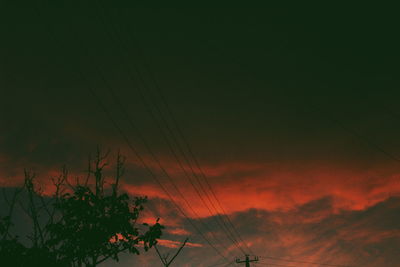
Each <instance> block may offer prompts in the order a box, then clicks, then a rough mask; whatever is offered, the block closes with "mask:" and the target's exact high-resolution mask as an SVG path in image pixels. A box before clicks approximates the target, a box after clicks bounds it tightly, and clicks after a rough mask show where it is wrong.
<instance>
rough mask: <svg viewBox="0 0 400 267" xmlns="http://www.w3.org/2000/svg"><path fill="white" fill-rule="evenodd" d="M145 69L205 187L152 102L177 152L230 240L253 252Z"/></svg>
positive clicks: (158, 88)
mask: <svg viewBox="0 0 400 267" xmlns="http://www.w3.org/2000/svg"><path fill="white" fill-rule="evenodd" d="M116 32H117V30H116ZM137 48H138V47H137ZM139 54H140V53H139ZM145 65H147V64H145ZM146 67H147V66H146ZM147 71H148V73H149V75H150V78H151V79H152V81H153V83H154V85H155V88H156V91H157V93H158V95H159V96H160V98H161V100H162V103H163V105H164V106H165V108H166V110H167V114H168V115H169V117H170V118H171V120H172V122H173V125H174V127H175V128H176V130H177V132H178V135H179V137H180V138H181V139H182V140H183V143H184V145H185V146H186V149H187V150H188V151H189V152H188V153H189V155H190V157H191V158H192V160H193V161H194V163H195V165H196V168H197V169H198V170H199V171H200V174H201V175H200V177H201V178H202V179H203V181H204V183H205V184H206V185H207V187H208V188H207V189H205V188H204V186H203V184H202V183H201V181H200V179H199V175H197V172H196V171H195V170H194V168H193V166H192V164H191V161H190V160H189V159H188V158H189V157H188V155H186V153H185V152H184V150H183V149H182V147H181V145H180V144H179V141H177V137H176V135H175V134H174V133H173V131H172V129H171V128H170V127H169V126H168V123H167V121H166V119H165V118H164V116H163V112H162V111H161V110H160V108H159V107H158V106H157V105H156V104H154V106H155V108H156V110H157V111H158V113H159V116H160V117H161V118H162V121H163V122H164V124H166V126H167V130H168V132H169V133H170V135H171V136H172V139H173V141H174V143H175V144H176V145H177V147H178V150H179V152H180V153H181V154H182V155H183V157H184V159H185V161H186V163H187V165H188V166H189V168H190V170H191V172H192V174H193V176H194V177H195V178H196V180H197V182H198V184H199V185H200V188H201V190H202V191H203V192H204V194H205V196H206V198H207V199H208V201H209V202H210V204H211V206H212V208H213V209H214V210H215V211H216V215H217V216H218V218H219V219H220V220H221V222H222V224H223V225H224V227H225V229H227V231H228V234H229V235H230V236H231V237H232V238H231V239H233V240H232V241H233V242H234V244H236V246H240V244H243V245H245V246H246V247H247V249H248V250H249V251H250V253H252V254H254V253H253V252H252V251H251V249H250V248H249V246H248V245H247V243H246V242H244V240H243V238H242V237H241V236H240V234H239V232H238V231H237V229H236V227H235V226H234V225H233V223H232V221H231V220H230V218H229V216H228V215H227V212H226V211H225V209H224V208H223V206H222V205H221V202H220V201H219V199H218V197H217V196H216V193H215V191H214V190H213V188H212V186H211V185H210V182H209V181H208V179H207V177H206V175H205V173H204V171H203V170H202V168H201V166H200V164H199V162H198V160H197V159H196V156H195V155H194V153H193V150H192V149H191V147H190V145H189V142H188V141H187V139H186V138H185V136H184V135H183V132H182V130H181V129H180V127H179V125H178V123H177V121H176V119H175V116H174V115H173V113H172V111H171V109H170V107H169V105H168V103H167V101H166V98H165V96H164V94H163V93H162V90H161V88H160V86H159V85H158V83H157V81H156V79H155V78H154V76H153V74H152V72H151V71H150V70H149V69H147ZM139 75H140V73H139ZM140 76H141V75H140ZM143 82H144V81H143ZM207 191H209V192H211V195H212V196H211V198H212V197H213V198H214V199H215V200H216V202H217V206H218V207H219V209H220V211H221V212H220V211H218V209H217V207H216V205H214V203H213V201H212V200H211V198H210V196H209V193H207ZM221 214H222V215H223V216H224V217H225V220H226V221H227V222H228V224H229V225H230V226H229V227H228V225H227V224H226V222H225V220H224V219H223V218H224V217H223V216H222V215H221ZM230 228H232V229H233V231H234V233H235V234H236V235H237V236H238V238H239V240H240V241H241V242H239V241H238V240H237V239H236V237H235V234H234V233H233V232H232V231H231V229H230ZM240 250H241V251H242V252H243V253H244V254H248V253H247V252H245V251H244V250H243V249H242V248H240Z"/></svg>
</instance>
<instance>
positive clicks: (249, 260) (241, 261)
mask: <svg viewBox="0 0 400 267" xmlns="http://www.w3.org/2000/svg"><path fill="white" fill-rule="evenodd" d="M254 261H258V257H257V256H255V257H254V259H250V255H245V259H244V260H240V259H236V261H235V262H236V263H245V264H246V267H250V262H254Z"/></svg>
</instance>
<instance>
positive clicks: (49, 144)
mask: <svg viewBox="0 0 400 267" xmlns="http://www.w3.org/2000/svg"><path fill="white" fill-rule="evenodd" d="M1 5H2V6H1V11H0V12H2V14H1V16H0V17H1V20H2V21H1V24H0V25H1V26H0V27H2V29H1V30H2V41H1V44H0V46H1V51H2V52H1V60H0V68H1V71H0V89H1V98H0V101H1V103H0V109H1V112H0V127H1V129H0V130H1V131H0V183H1V186H2V187H6V188H11V187H14V186H17V185H20V184H21V182H22V176H23V169H24V168H27V169H31V170H34V171H35V172H36V173H37V177H38V179H39V181H40V183H41V185H42V187H43V188H44V191H45V192H46V190H51V189H50V186H49V182H50V179H49V178H50V177H52V176H54V175H57V173H58V172H59V170H60V168H61V166H63V165H64V164H65V165H67V166H68V168H69V170H70V172H71V173H72V174H73V175H76V176H79V175H81V174H82V173H84V170H85V167H86V160H87V156H88V155H89V154H90V153H94V152H95V150H96V146H101V147H102V148H103V149H104V150H107V149H110V150H111V151H112V152H111V156H110V157H111V159H110V160H113V158H112V157H113V156H115V153H116V151H118V150H120V151H121V152H122V153H123V154H124V155H125V156H126V157H127V161H126V173H125V176H124V179H123V181H122V188H123V190H125V191H126V192H128V193H130V194H131V195H132V196H135V195H146V196H148V197H149V199H150V201H149V203H148V209H147V210H146V211H145V212H144V214H143V216H144V219H145V220H149V221H151V220H154V219H155V218H157V217H160V218H161V221H160V222H161V223H162V224H164V225H165V226H166V230H165V235H164V236H163V237H162V240H161V241H160V249H161V250H162V252H163V253H164V252H165V253H171V254H172V253H173V251H174V249H175V248H174V247H175V246H177V244H178V245H179V243H177V242H182V241H183V240H184V239H185V238H186V237H189V243H188V245H187V246H186V247H185V248H184V249H183V250H182V252H181V254H180V255H179V256H178V257H177V259H176V266H212V265H215V264H220V265H217V266H224V265H223V263H224V259H223V258H222V257H221V256H220V255H219V254H218V253H217V252H216V250H215V248H216V249H217V250H218V251H220V252H221V254H223V255H224V257H226V258H227V259H228V261H233V260H234V259H235V257H243V252H242V251H241V250H240V249H239V248H238V247H240V248H242V249H243V250H248V248H250V250H251V251H252V252H251V254H255V255H257V256H259V257H260V261H259V263H258V264H255V266H264V265H262V264H267V263H270V264H276V265H285V266H299V267H305V266H310V264H309V263H307V262H318V263H326V264H336V265H347V266H350V265H351V266H367V267H382V266H384V267H392V266H393V267H395V266H399V265H398V261H399V259H400V256H399V255H400V251H399V249H398V248H399V247H400V227H399V220H400V216H399V214H400V183H399V178H400V177H399V175H400V173H399V171H400V142H399V140H398V135H399V133H400V126H399V125H400V110H399V108H398V99H399V97H400V93H399V91H398V88H399V75H398V62H399V50H398V47H399V41H398V38H397V36H396V35H397V34H396V33H397V27H396V26H397V25H398V18H397V17H398V16H396V14H395V9H394V8H393V7H390V6H384V5H382V6H375V5H367V4H365V3H364V4H363V5H355V4H354V5H351V4H346V5H339V4H336V5H334V4H313V5H308V6H307V5H299V4H296V5H295V4H292V5H283V4H282V5H278V4H270V5H266V6H263V7H257V8H256V7H253V8H246V7H239V6H238V7H235V6H214V7H212V8H210V7H190V6H186V7H179V8H173V7H157V8H156V7H151V8H150V7H145V6H141V5H140V4H132V3H128V2H126V3H124V4H121V5H120V6H118V7H117V6H111V5H110V4H109V3H104V2H103V1H100V2H99V4H95V5H93V6H92V5H87V4H85V3H79V4H78V5H72V4H67V3H64V4H63V5H61V4H60V5H59V6H56V5H55V4H51V3H50V2H47V1H36V2H35V1H34V2H32V3H29V4H26V5H13V4H10V3H7V4H6V3H2V4H1ZM104 107H105V110H106V112H104ZM126 114H128V116H127V117H128V119H126V116H125V115H126ZM110 117H111V118H112V119H111V120H110ZM113 123H116V124H117V125H119V126H118V128H117V127H115V125H114V124H113ZM132 125H134V127H132ZM121 133H123V135H121ZM171 133H172V134H171ZM181 134H182V135H181ZM182 137H184V138H182ZM127 140H129V144H130V145H131V147H133V148H134V149H135V150H136V151H137V152H138V154H139V155H140V158H138V157H137V156H136V155H135V153H133V151H132V149H131V147H130V146H129V145H128V144H127ZM175 141H177V143H175ZM187 145H188V146H187ZM171 147H172V151H171V149H170V148H171ZM188 147H190V151H189V149H188ZM182 151H183V152H184V154H185V155H186V157H183V156H182V155H183V154H182ZM191 153H193V155H194V156H195V157H194V158H195V159H196V161H197V162H198V163H199V165H200V167H201V169H198V168H197V166H196V161H195V160H194V158H192V157H191V156H188V155H191ZM154 159H156V160H154ZM141 160H143V161H144V162H145V163H146V166H147V169H146V168H145V167H143V165H142V164H141ZM160 166H162V168H160ZM111 167H112V164H111ZM148 170H151V173H153V174H155V175H156V177H158V179H159V180H160V181H161V183H162V184H163V185H164V186H165V188H166V189H167V191H168V192H170V194H171V195H172V199H173V200H174V201H175V203H177V205H178V206H179V207H180V209H181V210H182V211H183V212H184V213H185V215H186V217H188V220H187V219H185V216H183V215H182V213H181V212H180V211H179V210H177V209H176V208H175V207H174V204H173V203H172V201H171V199H170V198H169V197H168V195H167V194H166V193H165V192H164V191H163V190H162V188H160V186H158V185H157V183H156V182H155V181H154V180H153V179H152V177H151V175H149V172H148ZM192 170H193V173H194V174H193V175H191V173H192ZM185 172H186V174H188V175H186V174H185ZM165 173H167V174H168V177H169V178H170V179H169V178H168V177H167V175H166V174H165ZM203 174H204V176H205V177H206V178H207V179H203V176H202V175H203ZM197 179H198V180H197ZM171 181H173V184H172V183H171ZM199 181H200V182H199ZM191 183H194V184H195V185H197V186H196V188H194V187H193V186H192V184H191ZM175 187H176V188H178V189H179V191H177V190H176V188H175ZM210 188H212V190H211V189H210ZM203 189H204V190H203ZM196 190H199V192H197V191H196ZM179 192H180V193H179ZM181 194H182V195H183V196H184V198H182V197H181ZM213 194H214V195H215V196H216V198H217V199H218V201H219V203H220V204H221V206H222V207H223V210H224V213H226V214H227V215H228V217H229V218H230V222H231V223H232V224H233V225H234V228H235V230H237V232H238V233H239V235H240V239H241V240H239V237H238V235H236V234H234V235H235V236H236V238H237V239H238V240H239V241H238V242H239V243H240V244H239V245H238V246H235V245H234V242H233V241H231V240H230V239H232V237H231V238H229V237H228V235H229V232H228V231H227V230H226V229H223V227H222V226H221V225H220V224H221V221H219V220H220V218H221V216H220V215H217V214H216V212H215V210H213V208H212V204H211V203H210V202H207V201H208V200H209V199H211V200H212V203H213V204H214V205H215V206H217V209H218V210H219V212H222V209H220V208H219V206H218V202H217V200H216V199H215V198H214V195H213ZM199 195H200V196H199ZM203 201H205V202H206V204H207V205H205V204H204V203H203ZM3 204H4V203H3ZM188 204H189V205H188ZM207 207H208V208H207ZM209 208H210V209H211V213H210V212H209V210H208V209H209ZM222 217H223V216H222ZM223 218H226V217H223ZM218 222H219V223H218ZM225 222H226V223H228V221H226V220H225ZM193 225H195V227H193ZM230 229H231V231H234V230H233V229H232V228H230ZM199 232H200V233H201V234H199ZM227 232H228V234H227ZM201 235H204V236H205V237H206V238H207V240H208V241H209V242H210V243H211V244H213V246H214V248H213V247H211V246H210V245H209V243H207V241H206V240H205V239H204V238H202V236H201ZM274 258H279V259H281V260H276V259H274ZM282 259H287V260H289V261H283V260H282ZM290 260H294V261H293V262H290ZM296 261H297V262H296ZM302 262H303V263H302ZM226 263H228V262H226ZM104 266H161V263H160V262H159V259H158V258H157V255H156V254H155V252H154V251H150V252H147V253H144V254H143V255H141V256H129V255H126V256H124V257H123V258H122V259H121V262H120V263H119V264H113V263H110V262H107V263H105V264H104ZM232 266H239V265H237V264H232ZM271 266H272V265H271ZM313 266H318V265H313Z"/></svg>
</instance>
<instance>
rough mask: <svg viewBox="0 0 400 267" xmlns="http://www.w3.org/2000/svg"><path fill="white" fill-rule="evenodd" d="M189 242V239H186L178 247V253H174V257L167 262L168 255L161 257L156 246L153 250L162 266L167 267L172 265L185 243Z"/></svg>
mask: <svg viewBox="0 0 400 267" xmlns="http://www.w3.org/2000/svg"><path fill="white" fill-rule="evenodd" d="M188 240H189V238H186V239H185V241H183V243H182V245H181V246H180V247H179V249H178V251H177V252H176V253H175V255H174V256H173V257H172V258H171V260H168V257H169V253H168V254H166V255H163V256H162V255H161V253H160V251H159V250H158V248H157V245H155V246H154V248H155V249H156V251H157V254H158V257H159V258H160V260H161V262H162V263H163V265H164V266H165V267H169V266H170V265H171V263H172V261H173V260H174V259H175V258H176V256H178V254H179V253H180V252H181V250H182V249H183V247H184V246H185V245H186V242H187V241H188Z"/></svg>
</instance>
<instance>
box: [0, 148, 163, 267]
mask: <svg viewBox="0 0 400 267" xmlns="http://www.w3.org/2000/svg"><path fill="white" fill-rule="evenodd" d="M107 154H108V153H106V154H105V155H102V154H101V152H100V151H99V150H98V151H97V154H96V157H95V159H94V161H92V160H90V159H89V164H88V175H87V177H86V179H84V181H83V183H81V181H80V179H76V181H75V183H74V184H73V185H72V184H71V183H70V181H69V179H68V172H67V170H66V169H65V168H64V169H63V171H62V174H61V175H60V176H59V177H57V178H55V179H52V181H53V184H54V187H55V192H54V194H53V195H52V197H51V198H45V197H44V196H43V194H42V193H41V192H40V189H38V188H37V187H36V186H35V180H34V175H32V174H31V173H30V172H27V171H25V184H24V192H25V193H27V197H28V201H27V203H25V204H22V203H21V207H22V208H23V210H24V211H25V212H26V214H28V215H29V217H30V218H31V222H32V235H31V236H30V240H31V241H32V242H31V243H32V244H31V246H29V247H26V246H25V245H23V244H22V243H21V242H19V241H18V238H17V237H16V236H12V235H11V234H10V233H9V229H10V225H11V215H12V210H13V209H14V205H15V203H16V196H17V195H18V193H19V192H17V191H16V193H15V194H14V196H13V199H12V201H11V202H10V203H9V206H10V211H9V213H8V215H7V216H6V217H4V218H2V219H1V220H0V234H1V236H2V239H1V241H0V262H2V263H3V262H8V261H10V260H11V261H12V262H13V264H12V265H13V266H24V262H27V261H28V260H30V261H39V262H42V263H43V264H41V266H46V265H47V264H48V265H53V266H96V265H98V264H99V263H101V262H104V261H106V260H108V259H112V260H115V261H118V260H119V255H120V253H122V252H128V253H133V254H139V250H138V248H139V247H140V246H142V247H144V249H145V251H147V250H148V249H149V248H151V247H152V246H154V245H155V244H156V243H157V238H159V237H160V236H161V234H162V229H163V226H162V225H160V224H159V223H158V220H157V221H156V222H155V224H154V225H151V226H150V225H147V224H143V225H144V226H143V227H147V230H146V231H144V232H143V231H141V230H140V229H139V225H138V224H137V221H138V218H139V215H140V212H141V211H142V210H143V208H144V206H143V205H144V204H145V203H146V201H147V198H146V197H135V198H134V199H133V200H130V197H129V195H128V194H126V193H120V192H119V188H118V186H119V180H120V178H121V176H122V175H123V172H124V168H123V165H124V160H125V159H124V158H123V157H122V156H121V155H120V154H118V157H117V164H116V175H115V177H114V179H113V181H112V182H111V186H110V187H107V186H106V179H105V177H104V175H103V169H104V167H105V166H107V163H106V158H107ZM41 212H44V213H45V214H46V217H47V220H46V222H45V223H43V222H42V221H43V220H42V218H41ZM15 255H19V256H18V257H17V258H19V259H17V261H18V262H16V258H15V257H14V256H15Z"/></svg>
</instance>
